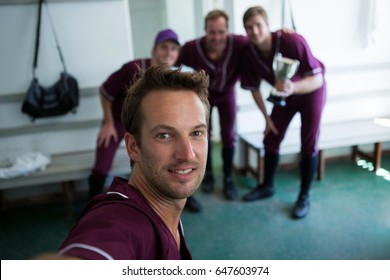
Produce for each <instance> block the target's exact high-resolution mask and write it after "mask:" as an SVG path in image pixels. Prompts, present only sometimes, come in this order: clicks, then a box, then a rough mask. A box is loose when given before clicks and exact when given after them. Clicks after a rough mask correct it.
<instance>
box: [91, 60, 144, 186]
mask: <svg viewBox="0 0 390 280" xmlns="http://www.w3.org/2000/svg"><path fill="white" fill-rule="evenodd" d="M150 62H151V59H136V60H133V61H130V62H128V63H126V64H124V65H123V66H122V67H121V68H120V69H119V70H117V71H116V72H114V73H113V74H111V75H110V76H109V77H108V79H107V80H106V81H105V82H104V83H103V84H102V85H101V87H100V92H101V93H102V94H103V96H104V97H105V98H107V100H109V101H110V102H111V104H112V116H113V118H114V124H115V129H116V132H117V135H118V142H115V141H114V140H113V139H111V140H110V143H109V146H108V147H104V145H101V146H98V147H96V155H95V164H94V167H93V169H92V174H93V175H94V176H96V177H97V178H100V179H105V178H106V176H107V175H108V173H109V171H110V169H111V166H112V162H113V159H114V156H115V152H116V150H117V149H118V146H119V144H120V143H121V141H122V139H123V137H124V128H123V125H122V120H121V112H122V105H123V101H124V99H125V97H126V89H127V88H128V87H130V86H131V84H132V83H133V79H134V78H135V76H136V75H137V74H138V73H139V69H138V67H140V68H141V69H142V70H144V69H146V68H148V67H149V66H150Z"/></svg>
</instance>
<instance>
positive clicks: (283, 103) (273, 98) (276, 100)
mask: <svg viewBox="0 0 390 280" xmlns="http://www.w3.org/2000/svg"><path fill="white" fill-rule="evenodd" d="M267 100H268V101H269V102H271V103H273V104H274V105H277V106H281V107H284V106H286V100H284V99H283V98H281V97H279V96H276V95H273V94H270V95H269V96H268V98H267Z"/></svg>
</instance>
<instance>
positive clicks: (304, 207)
mask: <svg viewBox="0 0 390 280" xmlns="http://www.w3.org/2000/svg"><path fill="white" fill-rule="evenodd" d="M309 206H310V202H309V198H307V197H304V198H298V200H297V202H296V203H295V206H294V209H293V213H292V214H293V217H294V218H296V219H301V218H304V217H305V216H306V215H307V213H309Z"/></svg>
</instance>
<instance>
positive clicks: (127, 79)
mask: <svg viewBox="0 0 390 280" xmlns="http://www.w3.org/2000/svg"><path fill="white" fill-rule="evenodd" d="M133 72H134V71H133V69H132V67H131V64H130V63H126V64H124V65H122V67H121V68H120V69H119V70H117V71H115V72H114V73H112V74H111V75H110V76H109V77H108V78H107V80H106V81H105V82H104V83H103V84H102V85H101V87H100V91H101V92H102V94H103V95H104V96H105V97H106V98H107V99H108V100H110V101H111V102H113V101H116V100H118V99H119V100H120V98H121V97H120V96H121V95H122V94H123V92H124V90H125V89H126V87H127V86H128V85H129V84H130V83H131V81H132V76H133Z"/></svg>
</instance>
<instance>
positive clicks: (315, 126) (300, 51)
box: [241, 32, 326, 156]
mask: <svg viewBox="0 0 390 280" xmlns="http://www.w3.org/2000/svg"><path fill="white" fill-rule="evenodd" d="M271 34H272V54H271V55H270V56H268V57H264V56H263V55H262V54H261V53H260V51H259V50H258V49H257V48H256V47H255V46H254V45H253V44H248V46H247V49H246V50H245V52H244V54H243V60H242V65H241V69H242V70H241V72H242V73H241V75H242V76H241V87H242V88H244V89H248V90H252V91H254V90H258V89H259V87H260V83H261V80H262V79H264V80H266V81H267V82H269V83H270V84H271V85H274V84H275V75H274V73H273V70H272V61H273V58H274V55H275V52H276V43H275V42H277V36H278V35H280V36H281V37H280V47H279V52H280V53H281V54H282V56H283V57H288V58H291V59H297V60H299V62H300V65H299V68H298V71H297V73H296V74H295V75H294V76H293V77H292V79H291V80H292V81H298V80H300V79H302V78H304V77H306V76H311V75H315V74H318V73H321V74H322V75H324V73H325V67H324V65H323V64H322V63H321V62H320V61H319V60H318V59H316V58H315V57H314V56H313V54H312V53H311V51H310V48H309V46H308V45H307V43H306V41H305V39H304V38H303V37H302V36H300V35H298V34H288V33H283V32H279V33H276V32H272V33H271ZM325 99H326V84H325V80H324V84H323V85H322V87H321V88H319V89H317V90H315V91H314V92H311V93H308V94H293V95H290V96H289V97H287V99H286V103H287V104H286V106H285V107H281V106H274V107H273V109H272V113H271V119H272V121H273V122H274V124H275V126H276V128H277V129H278V130H279V134H278V135H275V134H274V133H268V134H267V136H265V138H264V146H265V149H266V151H268V152H271V153H274V154H278V153H279V147H280V143H281V142H282V140H283V138H284V136H285V133H286V130H287V128H288V125H289V124H290V122H291V120H292V118H293V116H294V115H295V114H296V113H297V112H299V113H300V114H301V124H302V127H301V142H302V143H301V152H302V155H304V156H315V155H316V154H317V153H318V147H317V142H318V137H319V130H320V120H321V115H322V110H323V107H324V104H325Z"/></svg>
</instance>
